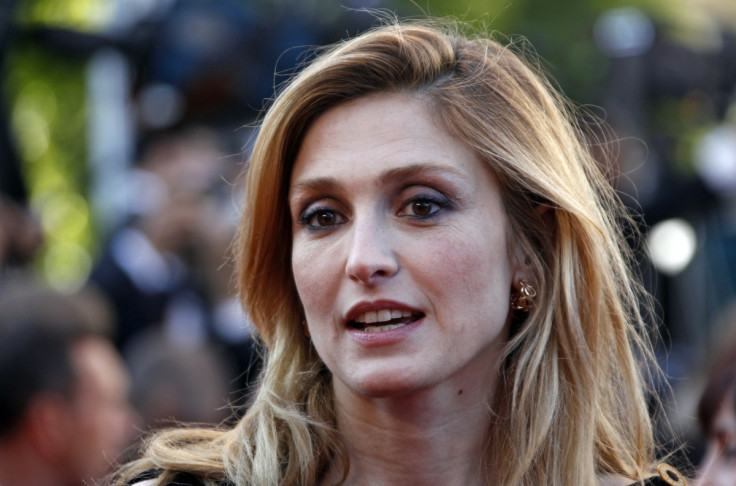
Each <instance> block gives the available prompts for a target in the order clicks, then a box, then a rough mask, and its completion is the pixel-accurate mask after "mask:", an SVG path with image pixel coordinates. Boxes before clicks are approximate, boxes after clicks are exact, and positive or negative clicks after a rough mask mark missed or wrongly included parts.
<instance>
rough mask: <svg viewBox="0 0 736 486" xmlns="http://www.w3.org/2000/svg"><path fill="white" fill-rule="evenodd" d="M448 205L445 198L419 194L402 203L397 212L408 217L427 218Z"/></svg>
mask: <svg viewBox="0 0 736 486" xmlns="http://www.w3.org/2000/svg"><path fill="white" fill-rule="evenodd" d="M449 207H450V202H449V201H448V200H446V199H439V198H433V197H427V196H420V197H416V198H413V199H411V200H409V201H408V202H407V203H406V204H404V206H403V207H402V208H401V210H400V211H399V213H398V214H399V216H407V217H409V218H415V219H428V218H431V217H433V216H435V215H436V214H438V213H439V212H440V211H442V210H443V209H447V208H449Z"/></svg>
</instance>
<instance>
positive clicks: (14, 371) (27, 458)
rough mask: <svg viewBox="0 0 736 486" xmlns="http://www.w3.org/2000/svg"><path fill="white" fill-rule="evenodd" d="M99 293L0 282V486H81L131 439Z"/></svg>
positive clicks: (131, 423)
mask: <svg viewBox="0 0 736 486" xmlns="http://www.w3.org/2000/svg"><path fill="white" fill-rule="evenodd" d="M108 315H109V314H106V309H105V307H104V304H102V303H101V302H100V301H99V300H98V295H96V294H92V293H88V292H86V291H85V293H81V294H79V295H76V296H67V295H62V294H59V293H56V292H53V291H51V290H49V289H46V288H45V287H43V286H42V285H40V284H38V283H37V282H36V281H35V280H33V279H30V278H26V277H21V276H18V277H15V278H12V279H8V280H6V281H2V282H0V484H2V485H3V486H81V485H82V484H92V482H93V481H95V480H97V479H99V478H101V477H103V476H104V475H105V474H106V473H107V472H108V471H109V470H110V468H111V466H112V464H113V463H114V461H115V459H116V458H117V457H118V456H119V455H120V454H121V452H122V451H123V449H124V448H126V447H127V446H129V445H130V441H131V440H132V439H133V437H134V432H135V430H134V427H135V422H136V414H135V413H134V411H133V409H132V407H131V405H130V402H129V396H128V395H129V387H130V384H129V378H128V374H127V371H126V369H125V367H124V365H123V362H122V360H121V358H120V355H119V354H118V353H117V351H116V350H115V348H114V346H113V344H112V342H111V340H110V339H109V337H108V332H109V322H107V321H106V319H107V316H108Z"/></svg>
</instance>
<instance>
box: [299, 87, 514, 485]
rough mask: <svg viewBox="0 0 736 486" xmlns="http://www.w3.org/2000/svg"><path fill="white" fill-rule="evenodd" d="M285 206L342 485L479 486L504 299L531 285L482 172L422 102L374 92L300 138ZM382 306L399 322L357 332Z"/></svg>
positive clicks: (493, 188) (490, 180)
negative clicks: (326, 379) (338, 440)
mask: <svg viewBox="0 0 736 486" xmlns="http://www.w3.org/2000/svg"><path fill="white" fill-rule="evenodd" d="M289 207H290V211H291V216H292V222H293V247H292V248H293V250H292V267H293V272H294V279H295V282H296V286H297V289H298V291H299V295H300V298H301V301H302V303H303V306H304V311H305V314H306V320H307V324H308V328H309V332H310V333H311V339H312V342H313V344H314V346H315V348H316V350H317V352H318V353H319V355H320V357H321V358H322V359H323V360H324V362H325V364H326V365H327V367H328V368H329V369H330V370H331V371H332V373H333V377H334V378H333V386H334V392H335V401H336V409H337V416H338V427H339V429H340V430H341V432H342V434H343V436H344V438H345V441H346V443H347V447H348V453H349V456H350V464H351V469H350V475H349V477H348V484H372V485H380V484H447V485H451V484H464V485H468V484H481V483H483V482H485V479H486V475H491V476H492V472H491V471H484V470H483V469H482V467H481V463H482V459H481V458H482V456H483V452H484V451H483V447H484V445H485V443H486V439H487V430H488V427H489V413H488V410H487V405H486V404H487V403H488V397H489V393H490V390H492V389H493V386H494V383H495V381H496V377H497V370H498V358H499V356H500V353H501V349H502V347H503V345H504V342H505V341H506V338H507V334H508V320H509V297H510V293H511V291H512V289H513V288H514V286H515V283H518V281H519V279H521V278H528V276H527V275H525V273H524V267H523V266H522V265H520V264H519V262H523V261H524V259H523V255H520V254H517V253H515V252H514V250H512V249H511V248H514V245H513V242H512V241H511V240H510V237H509V232H508V225H507V216H506V213H505V211H504V208H503V203H502V199H501V192H500V187H499V184H498V182H497V180H496V178H495V176H494V174H493V173H492V171H491V170H490V168H489V167H488V166H487V165H486V164H484V163H483V162H481V161H480V160H479V159H478V158H477V157H476V155H475V153H474V152H473V151H472V150H471V149H470V148H468V147H467V146H465V145H464V144H462V143H461V142H459V141H458V140H457V139H455V138H454V137H453V136H452V135H451V133H450V132H449V131H448V130H447V129H446V128H445V127H444V126H443V125H442V124H441V123H439V122H437V121H436V120H435V119H434V118H433V117H432V116H431V114H430V111H429V110H428V109H427V107H426V105H425V104H424V103H423V102H421V101H420V100H418V99H415V98H412V97H409V96H408V95H405V94H380V95H372V96H367V97H363V98H359V99H357V100H353V101H350V102H347V103H345V104H342V105H339V106H337V107H335V108H333V109H332V110H329V111H328V112H326V113H325V114H323V115H321V116H320V117H319V118H318V119H317V120H316V121H315V122H314V124H313V125H312V126H311V127H310V129H309V131H308V132H307V134H306V137H305V139H304V141H303V144H302V147H301V150H300V152H299V154H298V157H297V159H296V162H295V166H294V169H293V172H292V177H291V184H290V192H289ZM387 309H393V310H395V311H396V310H400V311H403V312H404V314H405V316H404V317H403V318H402V319H403V322H406V323H407V325H405V326H403V327H400V328H398V329H392V330H386V331H384V332H375V333H373V332H366V331H365V330H363V329H356V328H355V327H354V321H356V320H361V319H363V320H365V316H364V314H365V312H366V311H380V310H387ZM379 314H380V312H379ZM402 319H399V321H401V320H402ZM392 322H398V321H392ZM407 451H411V453H410V454H407ZM331 479H334V478H330V477H329V475H328V478H326V482H328V481H329V480H331Z"/></svg>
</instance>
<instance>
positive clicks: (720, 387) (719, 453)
mask: <svg viewBox="0 0 736 486" xmlns="http://www.w3.org/2000/svg"><path fill="white" fill-rule="evenodd" d="M726 342H730V345H729V346H727V347H725V351H723V352H722V353H721V354H720V356H719V357H718V359H717V360H716V361H715V362H714V364H713V366H712V368H711V370H710V373H709V376H708V384H707V385H706V387H705V390H704V391H703V395H702V396H701V398H700V403H699V404H698V422H699V423H700V429H701V430H702V431H703V434H704V435H705V438H706V447H705V455H704V457H703V460H702V463H701V479H700V481H699V482H698V484H699V485H700V486H735V485H736V341H734V340H733V339H731V340H730V341H728V340H727V341H726Z"/></svg>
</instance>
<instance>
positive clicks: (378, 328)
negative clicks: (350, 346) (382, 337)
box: [363, 322, 406, 332]
mask: <svg viewBox="0 0 736 486" xmlns="http://www.w3.org/2000/svg"><path fill="white" fill-rule="evenodd" d="M404 326H406V324H404V323H403V322H402V323H399V324H387V325H385V326H366V327H365V328H364V329H363V331H365V332H383V331H390V330H391V329H398V328H400V327H404Z"/></svg>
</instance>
